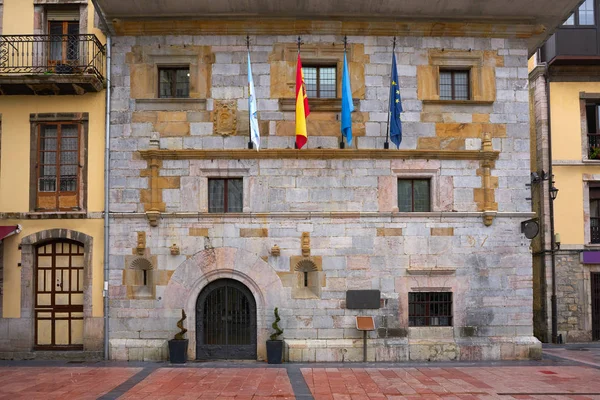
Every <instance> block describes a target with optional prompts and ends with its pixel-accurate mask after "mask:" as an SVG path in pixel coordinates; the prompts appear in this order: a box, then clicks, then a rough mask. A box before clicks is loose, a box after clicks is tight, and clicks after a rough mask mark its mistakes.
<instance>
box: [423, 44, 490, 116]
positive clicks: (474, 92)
mask: <svg viewBox="0 0 600 400" xmlns="http://www.w3.org/2000/svg"><path fill="white" fill-rule="evenodd" d="M440 70H442V71H443V70H468V71H469V100H442V99H440ZM417 84H418V88H417V97H418V98H419V99H420V100H422V101H423V103H436V104H452V105H454V104H469V105H472V104H492V103H493V102H494V101H495V98H496V87H495V68H494V67H492V66H489V65H486V64H485V57H484V52H483V51H480V50H478V51H472V50H445V49H431V50H429V65H422V66H418V67H417Z"/></svg>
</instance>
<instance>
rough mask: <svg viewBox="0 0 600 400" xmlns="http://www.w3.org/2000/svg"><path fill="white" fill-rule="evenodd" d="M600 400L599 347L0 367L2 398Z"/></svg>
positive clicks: (39, 363) (26, 363)
mask: <svg viewBox="0 0 600 400" xmlns="http://www.w3.org/2000/svg"><path fill="white" fill-rule="evenodd" d="M117 398H120V399H223V400H225V399H229V400H249V399H253V400H286V399H298V400H309V399H316V400H330V399H331V400H370V399H386V400H400V399H407V400H408V399H445V400H449V399H471V400H479V399H481V400H487V399H499V400H508V399H578V400H584V399H598V400H600V345H596V344H586V345H563V346H546V347H545V348H544V360H543V361H540V362H536V361H531V362H481V363H474V362H472V363H459V362H454V363H398V364H374V363H368V364H362V363H356V364H283V365H278V366H271V365H267V364H265V363H261V362H210V363H188V364H186V365H184V366H173V365H169V364H168V363H139V362H137V363H123V362H95V363H93V362H91V363H82V364H73V363H68V362H49V361H0V399H1V400H5V399H7V400H8V399H11V400H12V399H60V400H67V399H103V400H105V399H117Z"/></svg>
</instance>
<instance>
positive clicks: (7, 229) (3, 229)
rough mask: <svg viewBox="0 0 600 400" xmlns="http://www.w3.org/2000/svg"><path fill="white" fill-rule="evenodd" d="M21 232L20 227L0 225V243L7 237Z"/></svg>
mask: <svg viewBox="0 0 600 400" xmlns="http://www.w3.org/2000/svg"><path fill="white" fill-rule="evenodd" d="M19 232H21V225H0V242H2V239H4V238H5V237H7V236H10V235H13V234H15V233H19Z"/></svg>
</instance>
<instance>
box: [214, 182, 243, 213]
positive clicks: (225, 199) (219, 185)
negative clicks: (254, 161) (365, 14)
mask: <svg viewBox="0 0 600 400" xmlns="http://www.w3.org/2000/svg"><path fill="white" fill-rule="evenodd" d="M242 209H243V180H242V179H241V178H225V179H209V180H208V212H211V213H223V212H242Z"/></svg>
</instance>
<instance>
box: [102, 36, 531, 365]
mask: <svg viewBox="0 0 600 400" xmlns="http://www.w3.org/2000/svg"><path fill="white" fill-rule="evenodd" d="M342 39H343V36H341V35H339V34H338V35H332V34H322V35H321V34H318V30H317V29H315V34H313V35H303V36H302V41H303V45H302V47H301V55H302V58H303V62H304V63H305V65H307V64H315V63H318V62H327V63H330V64H332V65H334V66H335V67H336V69H337V71H340V73H339V74H338V82H337V85H338V87H339V86H340V85H341V83H340V80H341V79H340V78H341V60H342V57H343V44H342ZM250 40H251V46H250V56H251V59H252V68H253V72H254V82H255V84H256V93H257V97H258V109H259V121H260V128H261V135H262V137H261V149H260V151H256V150H247V149H245V148H246V146H247V142H248V128H247V121H248V120H247V115H248V113H247V109H248V108H247V98H246V93H247V86H246V85H247V77H246V73H245V71H246V69H247V66H246V60H247V52H246V37H245V35H200V34H198V35H187V36H169V35H164V36H147V35H145V34H139V33H135V34H134V33H131V32H127V31H126V30H124V31H123V33H122V34H121V35H118V36H116V37H114V38H113V48H112V51H113V58H112V71H113V74H112V77H111V79H112V84H113V91H112V93H113V95H112V99H111V100H112V110H111V165H110V167H111V183H110V197H111V205H110V209H111V228H110V248H111V255H110V265H111V271H110V282H109V287H110V289H109V296H110V310H111V311H110V325H109V326H110V328H109V329H110V347H111V357H112V358H114V359H129V360H136V359H145V360H153V359H165V358H166V357H167V349H166V342H167V340H168V339H170V338H171V337H172V335H173V334H174V333H176V331H177V329H176V327H175V323H176V321H177V320H178V319H179V318H180V315H181V310H182V309H183V310H185V312H186V314H187V320H186V322H185V324H186V327H187V329H188V337H189V339H190V346H189V351H188V354H189V357H190V358H192V359H194V358H196V357H198V358H202V357H201V355H200V354H197V349H200V347H198V348H197V346H196V345H202V343H196V341H197V338H201V337H202V335H201V332H199V330H198V329H197V327H198V326H202V325H201V324H200V321H199V320H200V319H202V318H204V315H203V312H204V311H203V310H206V309H205V308H203V306H204V305H203V304H199V302H198V299H199V298H203V297H202V296H203V290H204V289H205V288H206V287H210V285H211V284H214V283H215V282H219V281H221V282H225V280H234V281H237V282H239V283H241V284H243V286H244V287H245V288H247V290H248V291H249V293H251V297H253V301H254V302H255V318H256V322H255V323H256V325H255V326H256V328H255V329H256V334H255V337H254V339H253V340H255V342H254V343H255V345H256V353H255V357H256V358H258V359H264V357H265V340H266V339H267V338H268V335H269V333H270V331H271V329H270V326H271V323H272V322H273V309H274V308H275V307H278V309H279V313H280V315H281V322H280V325H281V327H282V328H283V329H284V335H283V336H284V340H285V344H286V353H285V357H286V359H287V360H290V361H356V360H362V356H363V354H362V339H361V338H362V332H360V331H358V330H357V329H356V325H355V324H356V322H355V317H356V316H358V315H372V316H374V319H375V325H376V330H375V331H372V332H370V333H369V335H368V337H369V340H368V344H369V351H368V357H369V359H370V360H377V361H401V360H474V359H488V360H494V359H525V358H536V357H539V356H540V355H541V347H540V343H539V342H538V341H537V339H535V338H534V337H533V329H532V317H533V314H532V268H531V254H530V251H529V241H528V240H526V239H525V238H524V236H523V235H522V234H521V232H520V222H521V221H522V220H525V219H527V218H529V217H531V205H530V202H529V201H528V200H526V198H527V197H528V195H529V192H528V190H527V188H526V186H525V184H526V183H528V182H529V129H530V128H529V108H528V107H529V106H528V99H529V94H528V88H527V87H528V79H527V77H528V74H527V55H528V49H527V44H526V42H525V41H524V40H521V39H515V38H510V37H498V38H492V37H415V36H399V37H397V38H396V40H397V47H396V57H397V59H398V75H399V81H400V82H399V83H400V90H401V95H402V105H403V109H404V112H403V114H402V121H403V122H402V124H403V131H404V136H403V141H402V146H401V149H400V150H391V149H390V150H384V149H383V144H384V141H385V136H386V120H387V101H388V92H389V80H390V73H391V53H392V37H391V36H370V35H354V36H348V42H349V47H348V58H349V67H350V73H351V75H352V89H353V97H354V98H355V103H356V105H357V107H356V108H357V111H356V112H355V113H354V114H353V121H354V124H353V129H354V130H353V132H354V136H355V140H354V142H353V145H352V146H348V147H350V148H346V149H339V141H340V139H339V121H338V118H339V117H338V116H339V111H340V109H339V108H340V105H339V104H340V103H339V99H337V100H319V99H315V100H313V99H309V104H310V106H311V114H310V116H309V117H308V135H309V139H308V148H307V149H302V150H294V136H293V132H294V108H293V107H294V106H293V102H294V100H293V97H294V73H295V57H296V40H297V37H296V36H295V35H266V34H265V35H258V36H254V37H250ZM161 63H162V64H165V65H166V64H171V65H172V64H185V65H189V74H190V93H189V98H188V99H184V100H178V99H168V100H165V99H159V98H157V95H156V92H157V88H156V85H157V82H158V79H157V76H156V73H157V72H156V71H157V65H160V64H161ZM456 66H460V67H461V68H467V69H469V70H470V75H469V76H470V78H469V79H470V85H471V98H470V99H469V100H466V101H443V100H442V101H440V100H439V86H438V85H439V83H438V82H439V81H438V79H439V71H440V70H444V68H451V67H456ZM338 93H339V90H338ZM215 178H223V179H224V178H241V179H242V181H243V209H242V211H241V212H235V213H212V212H209V207H208V198H209V195H208V182H209V180H210V179H215ZM399 179H400V180H402V179H425V180H428V181H429V182H430V188H431V194H430V205H431V209H430V211H429V212H399V208H398V189H397V186H398V181H399ZM144 271H145V272H144ZM305 273H306V274H305ZM142 277H143V278H142ZM142 280H143V282H142ZM349 290H378V291H380V304H379V308H377V309H349V308H347V307H346V305H347V304H346V299H347V292H348V291H349ZM409 293H451V294H452V295H451V304H452V307H451V309H452V315H451V317H452V322H451V323H450V324H449V325H450V326H426V327H425V326H411V324H410V323H409V315H410V314H411V311H410V309H409ZM252 326H254V325H252Z"/></svg>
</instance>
